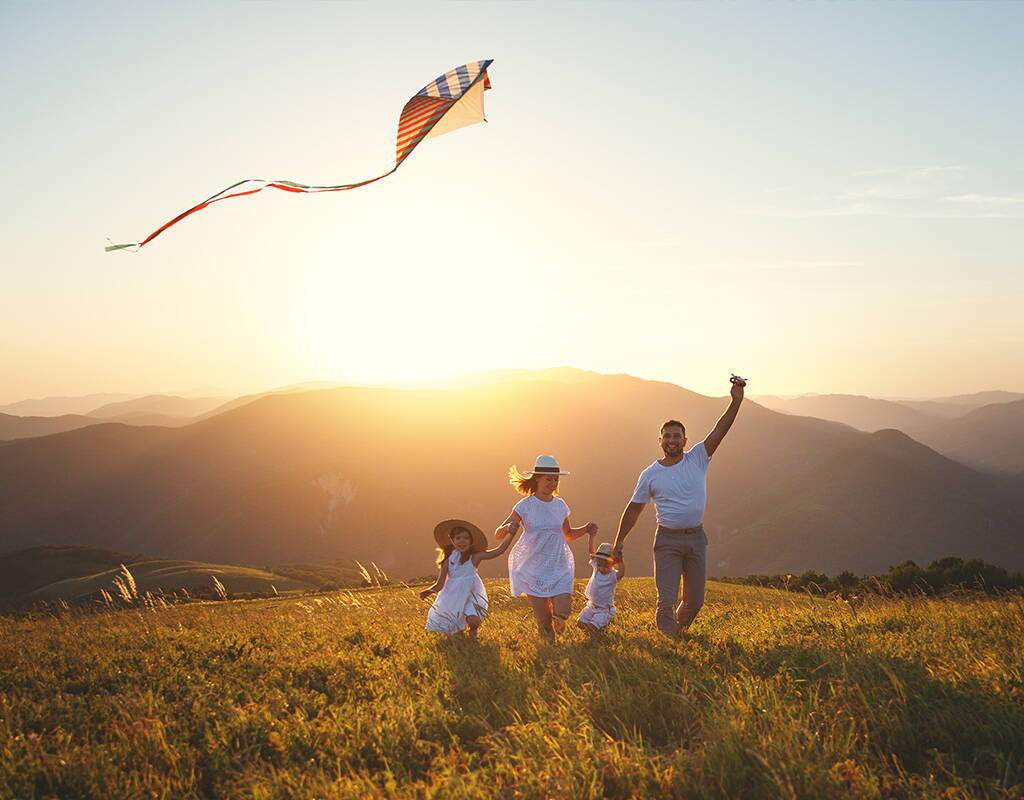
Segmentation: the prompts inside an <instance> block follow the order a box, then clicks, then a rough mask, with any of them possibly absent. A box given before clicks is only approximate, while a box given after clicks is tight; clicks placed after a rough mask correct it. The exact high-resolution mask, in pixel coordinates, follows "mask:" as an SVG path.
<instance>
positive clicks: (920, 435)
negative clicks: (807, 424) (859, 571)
mask: <svg viewBox="0 0 1024 800" xmlns="http://www.w3.org/2000/svg"><path fill="white" fill-rule="evenodd" d="M1014 397H1017V398H1020V397H1021V395H1018V394H1015V393H1013V392H1002V391H998V392H996V391H993V392H978V393H977V394H972V395H959V396H957V397H946V398H941V399H939V400H936V401H916V402H914V401H902V400H901V401H892V400H882V399H878V398H873V397H862V396H858V395H836V394H831V395H828V394H820V395H804V396H801V397H793V398H782V397H774V396H769V395H765V396H758V397H757V398H756V400H757V402H759V403H762V404H763V405H765V406H767V407H769V408H772V409H775V410H777V411H782V412H784V413H787V414H800V415H804V416H813V417H818V418H819V419H828V420H832V421H834V422H841V423H843V424H846V425H850V426H852V427H854V428H857V429H859V430H862V431H867V432H873V431H877V430H882V429H885V428H896V429H898V430H901V431H903V432H904V433H906V434H908V435H909V436H911V437H912V438H914V439H917V440H918V441H920V442H922V443H924V444H926V445H928V446H929V447H931V448H933V449H935V450H937V451H938V452H940V453H942V454H943V455H946V456H949V457H950V458H953V459H955V460H957V461H961V462H963V463H964V464H967V465H968V466H971V467H975V468H977V469H982V470H987V471H996V472H1004V473H1010V474H1020V473H1024V399H1017V400H1008V399H1007V398H1014ZM993 398H995V401H994V402H991V403H990V404H989V405H975V403H979V402H980V401H982V400H990V401H991V400H992V399H993Z"/></svg>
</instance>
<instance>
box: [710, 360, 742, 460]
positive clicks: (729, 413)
mask: <svg viewBox="0 0 1024 800" xmlns="http://www.w3.org/2000/svg"><path fill="white" fill-rule="evenodd" d="M730 380H731V381H732V390H731V391H730V392H729V393H730V394H731V395H732V402H730V403H729V407H728V408H727V409H725V413H724V414H722V416H721V418H720V419H719V420H718V422H717V423H716V424H715V427H714V429H713V430H712V431H711V433H709V434H708V435H707V438H705V439H704V449H705V450H707V451H708V458H710V457H711V456H713V455H714V454H715V450H717V449H718V445H720V444H721V443H722V439H724V438H725V434H727V433H728V432H729V428H731V427H732V423H733V422H734V421H735V420H736V415H737V414H738V413H739V410H740V403H742V402H743V387H744V386H746V385H747V382H746V381H745V380H743V379H742V378H737V377H736V376H733V377H732V378H731V379H730Z"/></svg>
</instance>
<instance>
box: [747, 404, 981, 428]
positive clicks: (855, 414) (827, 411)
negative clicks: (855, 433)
mask: <svg viewBox="0 0 1024 800" xmlns="http://www.w3.org/2000/svg"><path fill="white" fill-rule="evenodd" d="M754 400H756V401H757V402H758V403H761V405H763V406H765V407H767V408H770V409H772V410H774V411H783V412H785V413H787V414H798V415H800V416H803V417H817V418H818V419H827V420H831V421H832V422H841V423H843V424H844V425H849V426H851V427H853V428H857V429H858V430H862V431H866V432H868V433H872V432H874V431H877V430H881V429H883V428H897V429H898V430H902V431H910V430H914V429H916V428H919V427H921V426H926V425H929V424H930V423H931V422H933V421H934V419H935V418H934V416H932V415H930V414H927V413H924V412H922V411H918V410H916V409H913V408H908V407H907V406H905V405H903V404H902V403H896V402H893V401H891V400H879V399H877V398H874V397H864V396H862V395H852V394H816V395H804V396H803V397H792V398H781V397H775V396H772V395H763V396H761V395H758V396H757V397H755V398H754ZM960 413H963V411H962V409H961V411H960Z"/></svg>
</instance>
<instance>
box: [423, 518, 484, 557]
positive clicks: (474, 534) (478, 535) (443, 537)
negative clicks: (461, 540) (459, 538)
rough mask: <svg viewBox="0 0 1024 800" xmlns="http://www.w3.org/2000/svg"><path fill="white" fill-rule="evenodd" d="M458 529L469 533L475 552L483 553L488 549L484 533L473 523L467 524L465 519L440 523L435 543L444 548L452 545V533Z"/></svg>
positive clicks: (435, 533) (435, 535)
mask: <svg viewBox="0 0 1024 800" xmlns="http://www.w3.org/2000/svg"><path fill="white" fill-rule="evenodd" d="M456 528H465V529H466V530H467V531H469V536H470V538H471V539H472V542H473V545H472V547H473V549H474V550H478V551H483V550H486V549H487V537H486V536H484V532H483V531H482V530H480V529H479V528H478V527H477V526H476V525H474V524H473V523H472V522H466V520H464V519H446V520H445V521H444V522H439V523H438V524H437V527H435V528H434V541H435V542H437V546H438V547H441V548H444V547H447V546H448V545H450V544H451V543H452V540H451V534H452V531H453V530H455V529H456Z"/></svg>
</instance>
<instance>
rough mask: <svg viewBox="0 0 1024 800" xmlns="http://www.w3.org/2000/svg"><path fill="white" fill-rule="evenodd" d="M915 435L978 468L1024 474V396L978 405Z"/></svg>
mask: <svg viewBox="0 0 1024 800" xmlns="http://www.w3.org/2000/svg"><path fill="white" fill-rule="evenodd" d="M915 438H917V439H919V440H920V441H922V442H924V443H925V444H927V445H929V446H931V447H934V448H936V449H937V450H940V451H941V452H943V453H945V454H946V455H948V456H949V457H950V458H955V459H956V460H957V461H962V462H963V463H965V464H969V465H970V466H973V467H976V468H978V469H986V470H996V471H1000V472H1004V473H1009V474H1013V475H1021V476H1024V400H1014V401H1012V402H1007V403H993V404H992V405H987V406H982V407H981V408H976V409H974V410H973V411H971V412H969V413H967V414H965V415H963V416H962V417H958V418H957V419H955V420H953V421H952V422H949V423H946V424H933V425H931V426H929V427H928V428H926V429H924V430H920V431H918V432H917V434H916V435H915Z"/></svg>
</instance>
